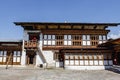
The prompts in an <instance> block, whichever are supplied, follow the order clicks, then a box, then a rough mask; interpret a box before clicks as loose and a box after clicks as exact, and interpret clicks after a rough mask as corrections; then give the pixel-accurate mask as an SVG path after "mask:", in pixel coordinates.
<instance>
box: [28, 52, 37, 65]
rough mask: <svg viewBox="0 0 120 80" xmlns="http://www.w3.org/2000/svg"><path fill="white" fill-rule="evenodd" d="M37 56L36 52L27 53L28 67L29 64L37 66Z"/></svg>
mask: <svg viewBox="0 0 120 80" xmlns="http://www.w3.org/2000/svg"><path fill="white" fill-rule="evenodd" d="M35 55H36V53H35V52H34V51H27V54H26V57H27V58H26V62H27V65H29V64H31V65H34V64H35V60H36V57H35Z"/></svg>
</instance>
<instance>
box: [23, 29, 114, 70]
mask: <svg viewBox="0 0 120 80" xmlns="http://www.w3.org/2000/svg"><path fill="white" fill-rule="evenodd" d="M27 32H29V31H25V32H24V40H28V38H29V37H28V34H27ZM43 37H44V40H43ZM82 39H83V41H82V45H83V46H84V45H88V46H90V45H91V43H90V35H86V36H85V35H83V37H82ZM105 40H106V37H105V36H99V43H103V41H105ZM43 45H44V46H46V45H53V46H54V45H56V44H55V35H42V33H41V34H40V40H39V45H38V48H39V51H36V60H35V66H39V65H40V64H43V65H44V66H45V67H61V66H64V68H65V69H75V70H98V69H106V68H109V67H111V65H112V64H113V63H112V60H78V59H76V60H73V56H70V60H68V59H65V61H64V62H59V61H55V60H54V53H55V52H56V51H55V50H42V47H43ZM64 45H68V46H69V45H72V38H71V35H64ZM23 47H24V45H23ZM80 55H81V54H80ZM80 55H79V56H80ZM65 57H67V55H65ZM80 57H81V56H80ZM63 63H64V64H63ZM25 64H26V51H25V50H24V49H23V51H22V56H21V65H25Z"/></svg>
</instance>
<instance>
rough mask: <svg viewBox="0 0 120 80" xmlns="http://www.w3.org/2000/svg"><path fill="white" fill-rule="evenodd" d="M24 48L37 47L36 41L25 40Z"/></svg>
mask: <svg viewBox="0 0 120 80" xmlns="http://www.w3.org/2000/svg"><path fill="white" fill-rule="evenodd" d="M24 44H25V49H37V47H38V41H37V40H29V41H25V43H24Z"/></svg>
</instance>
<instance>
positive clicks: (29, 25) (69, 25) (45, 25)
mask: <svg viewBox="0 0 120 80" xmlns="http://www.w3.org/2000/svg"><path fill="white" fill-rule="evenodd" d="M14 24H15V25H17V26H22V27H23V28H24V29H32V30H33V29H36V30H37V29H38V30H39V29H49V28H50V27H51V25H52V28H54V29H63V27H64V29H74V27H73V26H75V28H76V27H77V29H86V28H85V27H86V26H87V27H88V29H97V28H99V27H101V28H102V29H105V28H107V27H108V26H118V25H120V23H79V22H76V23H74V22H65V23H63V22H14ZM56 26H57V27H56ZM58 26H59V27H58ZM60 26H62V28H61V27H60ZM91 26H92V27H91ZM98 26H99V27H98Z"/></svg>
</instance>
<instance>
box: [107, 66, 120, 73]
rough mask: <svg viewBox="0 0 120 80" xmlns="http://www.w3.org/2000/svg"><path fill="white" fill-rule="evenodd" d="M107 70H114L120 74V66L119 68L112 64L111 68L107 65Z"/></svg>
mask: <svg viewBox="0 0 120 80" xmlns="http://www.w3.org/2000/svg"><path fill="white" fill-rule="evenodd" d="M105 70H108V71H112V72H114V73H117V74H120V67H119V68H117V67H114V66H112V67H111V68H108V67H107V66H105Z"/></svg>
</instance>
